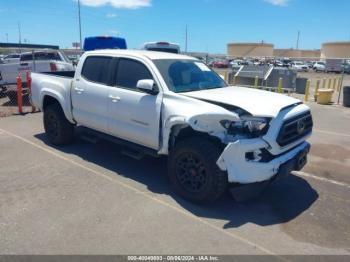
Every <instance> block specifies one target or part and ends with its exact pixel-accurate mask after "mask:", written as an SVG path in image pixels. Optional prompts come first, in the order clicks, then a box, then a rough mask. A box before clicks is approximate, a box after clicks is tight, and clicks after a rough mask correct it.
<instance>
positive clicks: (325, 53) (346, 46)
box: [321, 42, 350, 59]
mask: <svg viewBox="0 0 350 262" xmlns="http://www.w3.org/2000/svg"><path fill="white" fill-rule="evenodd" d="M321 58H323V59H327V58H328V59H329V58H347V59H350V42H331V43H324V44H323V45H322V52H321Z"/></svg>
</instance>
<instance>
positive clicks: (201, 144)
mask: <svg viewBox="0 0 350 262" xmlns="http://www.w3.org/2000/svg"><path fill="white" fill-rule="evenodd" d="M32 79H33V82H32V97H31V98H32V102H33V103H34V105H35V106H36V107H38V108H40V109H41V110H42V111H43V112H44V127H45V131H46V134H47V136H48V139H49V141H50V142H51V143H52V144H54V145H64V144H68V143H71V142H72V140H73V137H74V129H75V125H78V126H79V128H80V129H83V130H84V132H86V133H88V134H90V135H91V136H92V135H93V136H94V137H96V138H103V139H108V140H110V141H112V142H115V143H119V144H122V145H124V147H125V146H128V147H129V148H131V150H129V151H127V152H128V153H127V154H128V155H129V156H133V157H135V158H140V157H142V155H144V154H148V155H153V156H161V155H166V156H168V176H169V180H170V182H171V184H172V185H173V187H174V189H175V191H176V192H177V193H178V194H180V195H181V196H182V197H184V198H186V199H189V200H191V201H195V202H201V203H203V202H211V201H214V200H216V199H218V198H219V197H220V196H222V195H223V193H224V192H225V191H226V189H227V186H228V185H229V184H231V186H232V187H233V188H232V189H231V190H232V192H233V194H234V195H235V196H237V194H238V195H240V194H242V192H244V190H252V188H257V187H258V188H259V185H260V186H262V187H264V186H265V185H266V183H270V182H271V181H272V180H274V178H276V176H277V177H281V176H285V175H288V174H289V173H290V172H291V171H292V170H300V169H301V168H302V167H303V166H304V165H305V163H306V156H307V154H308V151H309V148H310V146H309V144H308V143H307V142H306V139H307V138H308V137H309V136H310V135H311V132H312V126H313V123H312V117H311V113H310V109H309V108H308V107H307V106H306V105H304V104H302V103H301V102H300V101H299V100H297V99H295V98H292V97H288V96H284V95H280V94H276V93H271V92H265V91H261V90H255V89H249V88H243V87H234V88H232V87H229V86H227V84H226V83H225V81H223V80H222V79H221V77H220V76H218V75H217V74H216V73H215V72H214V71H212V70H211V69H210V68H209V67H208V66H206V65H205V64H204V63H202V62H201V61H199V60H198V59H195V58H193V57H188V56H183V55H175V54H166V53H159V52H145V51H127V50H124V51H123V50H101V51H98V52H87V53H85V54H84V55H83V56H82V58H81V59H80V61H79V64H78V66H77V70H76V71H75V72H73V71H72V72H64V73H62V72H58V73H56V72H54V73H49V74H37V73H34V74H32ZM259 190H260V189H259Z"/></svg>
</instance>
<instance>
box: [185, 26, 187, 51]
mask: <svg viewBox="0 0 350 262" xmlns="http://www.w3.org/2000/svg"><path fill="white" fill-rule="evenodd" d="M185 38H186V40H185V41H186V43H185V52H186V53H187V51H188V50H187V48H188V25H186V36H185Z"/></svg>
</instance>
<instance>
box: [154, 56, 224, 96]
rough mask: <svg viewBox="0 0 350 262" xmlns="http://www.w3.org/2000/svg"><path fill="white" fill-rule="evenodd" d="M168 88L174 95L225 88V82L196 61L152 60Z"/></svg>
mask: <svg viewBox="0 0 350 262" xmlns="http://www.w3.org/2000/svg"><path fill="white" fill-rule="evenodd" d="M154 63H155V65H156V66H157V68H158V70H159V71H160V73H161V74H162V76H163V78H164V80H165V82H166V84H167V85H168V88H169V89H170V90H171V91H173V92H175V93H184V92H192V91H199V90H206V89H214V88H222V87H226V86H227V84H226V82H225V81H224V80H223V79H222V78H221V77H220V76H219V75H218V74H216V73H215V72H214V71H212V70H211V69H210V68H209V67H208V66H207V65H205V64H204V63H202V62H200V61H198V60H178V59H160V60H154Z"/></svg>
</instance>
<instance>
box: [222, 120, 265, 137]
mask: <svg viewBox="0 0 350 262" xmlns="http://www.w3.org/2000/svg"><path fill="white" fill-rule="evenodd" d="M220 124H221V125H222V126H223V127H224V128H225V129H226V130H227V132H228V134H230V135H239V134H240V135H249V136H250V137H259V136H262V135H265V134H266V133H267V130H268V125H269V120H268V119H266V118H253V117H241V120H239V121H230V120H222V121H220Z"/></svg>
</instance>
